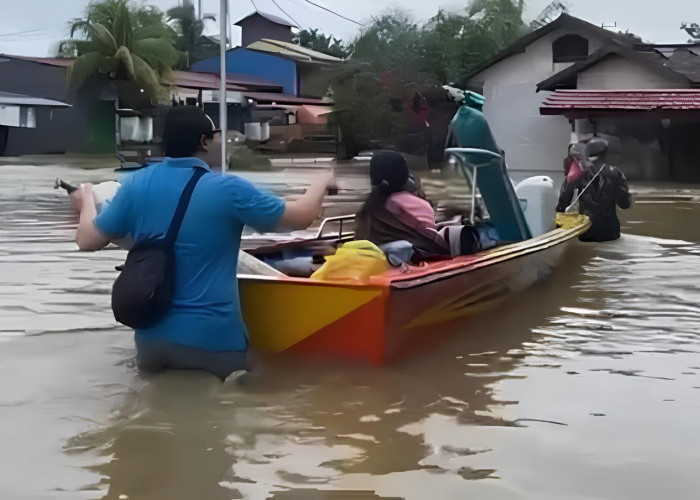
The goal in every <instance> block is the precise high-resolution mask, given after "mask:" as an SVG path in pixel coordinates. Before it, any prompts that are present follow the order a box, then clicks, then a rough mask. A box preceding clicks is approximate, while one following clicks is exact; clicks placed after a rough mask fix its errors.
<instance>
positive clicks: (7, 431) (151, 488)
mask: <svg viewBox="0 0 700 500" xmlns="http://www.w3.org/2000/svg"><path fill="white" fill-rule="evenodd" d="M346 174H347V172H346V173H342V175H341V181H340V187H341V195H342V194H343V191H342V188H344V187H345V188H348V189H347V192H346V194H345V198H343V197H342V196H341V197H340V198H338V200H341V201H342V203H345V204H346V205H343V206H342V207H339V205H330V206H329V207H328V210H327V211H328V212H329V214H331V215H335V214H336V213H335V212H342V211H343V210H345V207H351V206H354V205H353V204H354V203H357V202H358V200H359V199H360V197H358V195H356V194H352V192H351V191H352V189H350V188H349V186H352V187H353V189H354V188H357V189H358V190H359V189H361V187H362V185H363V182H365V181H364V180H363V178H362V177H361V176H358V175H355V176H351V175H346ZM304 175H306V174H304ZM304 175H302V174H299V179H293V176H292V177H290V175H289V174H287V175H285V174H280V173H267V172H266V173H255V174H250V175H248V177H249V178H250V179H251V180H253V181H254V182H256V183H258V184H261V185H267V186H268V187H270V188H271V189H273V190H276V191H283V190H288V189H292V190H293V189H294V188H295V186H298V185H301V184H303V180H304ZM56 177H64V178H66V179H70V180H75V181H99V180H105V179H109V178H113V177H114V173H113V172H112V170H111V169H107V168H104V169H96V170H85V171H83V170H77V169H75V168H70V167H68V166H67V165H43V166H32V165H11V164H9V165H2V166H0V179H1V181H0V210H1V211H2V214H3V215H2V218H0V318H2V321H0V442H1V443H2V446H1V447H0V497H1V498H8V499H18V498H31V499H35V498H40V499H44V498H46V499H56V498H70V499H74V498H109V499H143V498H145V499H194V498H201V499H230V498H249V499H265V498H273V499H276V498H279V499H283V498H297V499H307V498H319V499H320V498H363V499H365V498H366V499H372V498H374V499H379V498H386V499H389V498H406V499H416V500H422V499H426V498H434V499H463V498H478V499H533V500H535V499H537V500H541V499H563V498H566V499H593V498H596V499H600V498H611V499H613V498H614V499H623V498H624V499H635V500H638V499H657V498H669V499H670V498H673V499H686V498H687V499H691V498H697V492H698V489H699V488H700V477H698V474H697V470H698V467H700V434H699V433H698V432H697V420H698V416H699V415H700V354H698V351H699V350H700V305H699V304H700V286H698V282H700V228H699V226H698V220H699V219H700V188H693V187H688V186H663V185H659V186H647V185H639V186H633V187H634V190H635V191H636V192H637V193H638V198H637V203H636V205H635V206H634V207H633V208H632V209H630V210H628V211H626V212H625V213H623V233H624V234H623V236H622V238H621V239H620V240H619V241H616V242H610V243H604V244H583V243H578V242H577V243H576V244H574V245H572V246H571V247H570V248H569V251H568V253H567V254H566V257H565V259H564V262H562V265H561V267H560V269H559V270H558V271H557V273H555V275H554V276H552V278H551V279H549V280H548V281H546V282H545V283H542V284H540V285H538V286H536V287H534V288H531V289H529V290H526V291H524V292H520V293H517V294H514V295H512V296H511V297H510V298H509V300H507V301H506V302H505V303H504V304H502V305H500V306H499V307H498V308H497V309H495V310H492V311H490V312H488V313H485V314H482V315H480V316H477V317H475V318H473V319H470V320H469V321H465V322H464V323H463V324H460V325H458V326H457V327H455V331H454V332H453V335H452V336H451V337H450V338H449V339H448V340H446V341H445V342H444V343H442V344H441V345H439V346H438V347H437V348H436V349H435V350H433V351H431V352H425V353H423V354H422V355H421V356H417V357H413V358H410V359H407V360H404V361H401V362H400V363H396V364H393V365H389V366H384V367H367V366H357V365H339V364H337V363H333V364H330V363H329V364H322V363H317V362H309V361H306V360H303V359H292V358H288V357H285V356H268V355H258V356H257V363H256V369H255V371H254V372H253V373H251V374H249V375H246V376H244V377H242V378H240V379H238V380H237V381H230V382H227V383H224V384H221V383H220V382H219V381H218V380H217V379H215V378H214V377H211V376H208V375H206V374H203V373H182V372H180V373H178V372H168V373H164V374H161V375H157V376H150V377H144V376H142V375H139V374H138V373H137V371H136V368H135V364H134V360H133V357H134V347H133V334H132V333H131V331H130V330H128V329H126V328H124V327H121V326H119V325H118V324H117V323H115V321H114V319H113V317H112V314H111V311H110V308H109V293H110V289H111V285H112V281H113V280H114V278H115V276H116V272H115V271H114V266H115V265H117V264H120V263H121V262H122V261H123V259H124V256H125V253H124V251H123V250H119V249H109V250H106V251H103V252H97V253H93V254H89V253H80V252H78V251H77V247H76V245H75V243H74V242H73V232H74V229H75V217H74V216H73V215H72V214H71V212H70V207H69V203H68V200H67V197H66V196H65V193H63V192H59V191H54V190H53V189H52V186H53V180H54V179H55V178H56ZM290 179H291V180H290ZM348 193H349V194H348ZM313 308H314V304H309V313H310V314H313Z"/></svg>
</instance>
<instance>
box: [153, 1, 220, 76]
mask: <svg viewBox="0 0 700 500" xmlns="http://www.w3.org/2000/svg"><path fill="white" fill-rule="evenodd" d="M166 15H167V19H168V25H169V26H170V27H171V28H172V29H173V30H174V32H175V34H176V39H175V47H176V48H177V49H178V50H180V51H182V52H183V53H185V54H187V61H186V62H185V63H184V64H182V63H181V64H180V65H179V67H180V69H188V67H189V65H191V64H192V63H194V62H197V61H201V60H202V59H207V58H209V57H213V56H216V55H217V54H218V53H219V47H218V46H217V45H214V44H212V43H211V42H210V41H209V40H208V39H207V38H206V37H204V36H202V35H203V33H204V26H205V22H206V21H216V17H214V16H212V15H204V16H202V19H198V18H197V15H196V14H195V11H194V5H192V4H185V5H182V6H178V7H173V8H172V9H169V10H168V11H167V13H166Z"/></svg>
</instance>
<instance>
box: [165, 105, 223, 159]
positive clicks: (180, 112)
mask: <svg viewBox="0 0 700 500" xmlns="http://www.w3.org/2000/svg"><path fill="white" fill-rule="evenodd" d="M214 132H217V129H216V127H215V126H214V122H213V121H212V119H211V118H209V116H208V115H207V114H206V113H205V112H204V111H202V110H201V109H200V108H198V107H197V106H177V107H174V108H172V109H171V110H170V111H168V114H167V115H166V116H165V124H164V126H163V152H164V153H165V156H169V157H171V158H182V157H186V156H194V155H195V154H196V153H197V149H198V148H199V143H200V141H201V139H202V135H205V136H207V137H211V136H213V135H214Z"/></svg>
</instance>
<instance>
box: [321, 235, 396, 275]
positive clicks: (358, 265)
mask: <svg viewBox="0 0 700 500" xmlns="http://www.w3.org/2000/svg"><path fill="white" fill-rule="evenodd" d="M388 268H389V263H388V262H387V260H386V256H385V255H384V252H382V251H381V250H380V249H379V248H378V247H377V245H375V244H374V243H372V242H371V241H367V240H357V241H348V242H347V243H345V244H344V245H343V246H342V247H340V248H338V250H337V251H336V252H335V255H328V256H327V257H326V262H325V263H324V264H323V265H322V266H321V267H320V269H318V270H317V271H316V272H315V273H313V274H312V275H311V279H314V280H325V281H363V280H366V279H367V278H369V277H370V276H375V275H377V274H381V273H383V272H384V271H386V270H387V269H388Z"/></svg>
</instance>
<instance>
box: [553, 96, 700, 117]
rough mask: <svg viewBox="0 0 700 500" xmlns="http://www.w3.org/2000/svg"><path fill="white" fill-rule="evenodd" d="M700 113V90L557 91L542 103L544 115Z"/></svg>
mask: <svg viewBox="0 0 700 500" xmlns="http://www.w3.org/2000/svg"><path fill="white" fill-rule="evenodd" d="M688 111H700V89H668V90H557V91H555V92H553V93H551V94H550V95H548V96H547V97H546V98H545V99H544V101H543V102H542V106H541V107H540V114H542V115H567V116H570V115H571V116H573V115H588V114H598V115H604V114H620V113H630V112H661V113H669V114H672V113H677V112H688Z"/></svg>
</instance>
